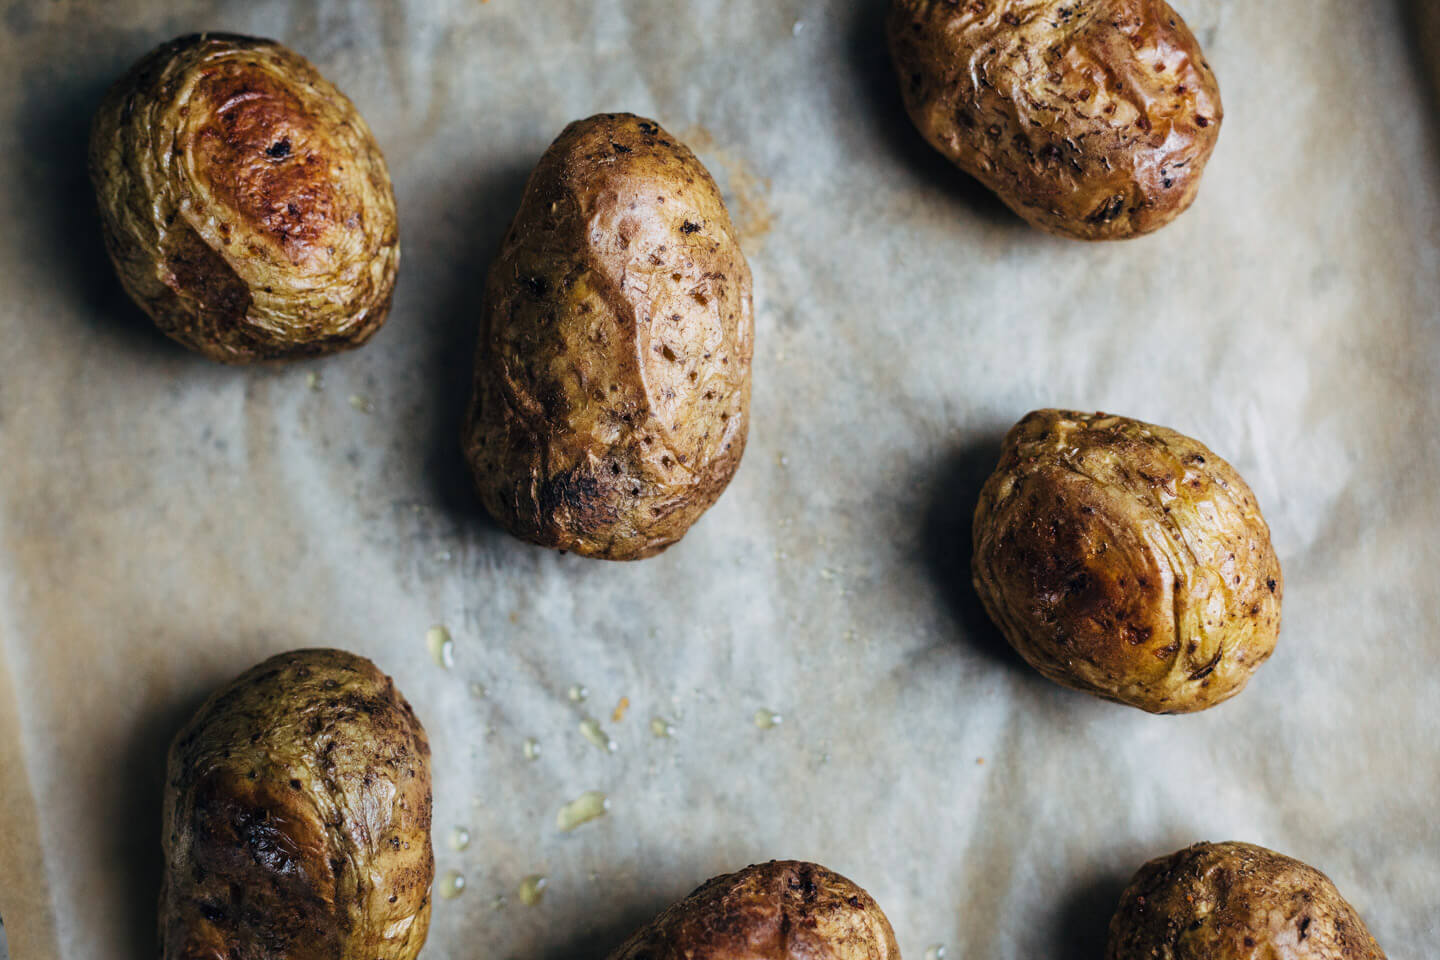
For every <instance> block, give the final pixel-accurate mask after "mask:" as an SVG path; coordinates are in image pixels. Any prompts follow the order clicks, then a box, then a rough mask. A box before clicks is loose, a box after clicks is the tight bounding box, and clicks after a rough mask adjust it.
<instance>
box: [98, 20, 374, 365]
mask: <svg viewBox="0 0 1440 960" xmlns="http://www.w3.org/2000/svg"><path fill="white" fill-rule="evenodd" d="M90 176H91V179H92V181H93V182H94V185H95V195H96V197H97V199H98V200H99V204H100V218H101V222H102V225H103V227H104V233H105V244H106V247H107V248H108V250H109V252H110V258H111V259H112V260H113V261H114V263H115V269H116V271H117V272H118V273H119V275H120V281H121V283H122V284H123V285H124V287H125V289H126V291H127V292H128V293H129V294H130V296H131V297H132V298H133V299H134V300H135V302H136V303H137V304H139V305H140V307H141V309H143V310H144V311H145V312H146V313H148V314H149V315H150V317H151V318H152V319H153V320H154V321H155V323H156V325H158V326H159V327H160V329H161V330H163V331H164V332H165V333H166V334H168V335H169V336H171V337H173V338H174V339H175V340H178V341H179V342H180V343H183V344H184V345H185V346H187V347H190V348H191V349H192V350H198V351H199V352H200V353H203V354H204V355H205V356H207V357H209V358H210V359H212V360H218V361H220V362H222V363H248V362H251V361H256V360H285V359H292V358H296V357H304V356H313V355H316V354H324V353H333V352H334V351H337V350H341V349H345V348H347V347H354V346H359V345H360V344H362V343H364V342H365V341H366V340H368V339H369V338H370V336H371V335H372V334H373V333H374V332H375V331H376V330H378V329H379V328H380V325H381V324H382V323H384V321H385V315H386V313H387V312H388V311H389V309H390V298H391V293H392V291H393V290H394V287H395V272H396V269H397V266H398V264H399V261H400V241H399V232H398V227H397V225H396V220H395V197H394V194H393V192H392V190H391V186H390V177H389V174H388V173H387V172H386V169H385V160H384V158H383V157H381V155H380V148H379V147H378V146H376V144H375V139H374V137H373V136H371V133H370V129H369V128H368V127H367V126H366V125H365V121H364V120H363V119H361V117H360V114H359V113H358V112H357V111H356V110H355V106H354V104H352V103H351V102H350V101H349V100H347V99H346V98H345V96H344V94H342V93H341V92H340V91H339V90H337V89H335V87H334V86H333V85H331V84H330V83H329V81H327V80H326V79H325V78H324V77H322V76H320V74H319V73H318V72H317V71H316V70H315V68H314V67H312V66H311V65H310V63H309V62H308V61H306V60H305V59H304V58H303V57H301V56H299V55H298V54H296V53H293V52H291V51H290V50H287V49H286V48H285V47H282V46H281V45H280V44H278V43H274V42H272V41H270V40H257V39H255V38H253V37H241V36H235V35H232V34H222V33H208V34H195V35H192V36H187V37H180V38H179V39H176V40H172V41H170V42H169V43H167V44H164V45H163V46H161V47H160V48H158V49H157V50H155V51H153V52H152V53H150V54H149V55H148V56H146V57H145V58H144V59H142V60H141V61H140V62H139V63H137V64H136V65H135V66H134V67H133V68H132V69H131V70H130V72H129V73H128V74H126V75H125V76H124V77H123V78H122V79H121V80H120V81H119V82H118V83H116V84H115V86H114V87H113V88H111V90H110V92H109V94H108V95H107V96H106V97H105V100H104V102H103V103H102V104H101V105H100V109H99V112H98V113H97V114H96V115H95V120H94V123H93V125H92V127H91V133H90Z"/></svg>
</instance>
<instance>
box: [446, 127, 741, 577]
mask: <svg viewBox="0 0 1440 960" xmlns="http://www.w3.org/2000/svg"><path fill="white" fill-rule="evenodd" d="M753 342H754V321H753V317H752V308H751V301H750V268H749V266H748V265H747V264H746V262H745V257H744V255H743V254H742V253H741V252H740V247H739V245H738V244H737V242H736V239H735V230H734V227H733V226H731V223H730V215H729V214H728V213H727V212H726V210H725V204H724V202H723V201H722V200H721V198H720V191H719V190H718V189H717V188H716V186H715V181H713V180H712V179H711V178H710V174H709V173H707V172H706V170H705V168H704V166H702V165H701V163H700V161H699V160H697V159H696V158H695V155H694V154H693V153H691V152H690V151H689V150H688V149H687V148H686V147H685V146H684V145H683V144H681V143H679V142H678V141H676V140H675V138H674V137H672V136H671V135H670V134H668V133H666V132H665V131H664V130H662V129H661V128H660V126H659V125H658V124H656V123H654V122H652V121H650V120H644V119H641V118H640V117H635V116H631V115H629V114H610V115H602V116H596V117H591V118H590V119H588V120H581V121H579V122H576V123H572V124H571V125H570V126H568V127H566V128H565V130H564V132H563V133H561V134H560V137H559V139H557V140H556V141H555V142H554V144H552V145H551V146H550V149H549V150H547V151H546V152H545V155H544V156H543V157H541V158H540V163H539V165H538V166H536V168H535V172H534V173H533V174H531V176H530V182H529V184H528V185H527V186H526V188H525V196H524V199H523V200H522V201H521V204H520V211H519V212H518V213H517V214H516V215H515V220H514V222H513V223H511V225H510V230H509V232H508V233H507V234H506V237H505V242H504V244H503V246H502V248H501V250H500V256H499V257H498V258H497V259H496V261H495V263H494V265H493V266H492V267H491V268H490V277H489V280H488V283H487V286H486V290H485V302H484V306H483V313H482V316H481V331H480V345H479V350H478V353H477V357H476V361H475V393H474V400H473V401H472V403H471V405H470V412H469V416H468V418H467V422H466V426H465V435H464V448H465V456H466V459H467V460H468V461H469V462H470V465H471V468H472V469H473V471H474V474H475V481H476V485H477V487H478V489H479V492H480V496H481V498H482V499H483V500H484V502H485V506H486V507H487V508H488V509H489V511H490V512H491V513H492V514H493V515H494V516H495V518H496V520H498V521H499V522H500V524H501V525H502V526H504V527H505V529H507V530H509V531H510V532H511V533H513V534H514V535H515V536H517V537H521V538H523V539H525V540H529V541H531V542H533V543H538V544H541V545H542V546H547V547H555V548H557V549H560V550H573V551H575V552H576V553H579V554H582V555H584V556H587V557H603V558H605V559H608V560H634V559H639V558H642V557H648V556H652V555H653V554H656V553H659V552H660V551H661V550H664V549H665V548H666V547H668V546H670V545H671V544H673V543H674V542H675V541H677V540H679V539H680V538H681V537H682V536H684V534H685V531H686V530H688V529H689V528H690V525H691V524H693V523H694V522H695V521H696V519H698V518H699V516H700V514H702V513H704V512H705V511H706V510H707V509H708V508H709V507H710V505H711V504H712V503H714V502H715V500H716V499H717V498H718V497H719V496H720V494H721V492H722V491H724V489H725V486H726V485H727V484H728V483H729V482H730V478H731V476H733V475H734V473H735V470H736V468H737V467H738V466H739V464H740V456H741V454H742V453H743V451H744V449H745V433H746V427H747V424H748V420H749V411H750V356H751V353H752V350H753Z"/></svg>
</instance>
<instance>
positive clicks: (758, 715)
mask: <svg viewBox="0 0 1440 960" xmlns="http://www.w3.org/2000/svg"><path fill="white" fill-rule="evenodd" d="M784 719H785V718H784V717H782V716H780V714H778V713H775V712H773V711H770V710H756V711H755V726H757V727H759V728H760V729H761V730H770V729H772V728H774V727H777V726H779V725H780V723H781V722H782V721H783V720H784Z"/></svg>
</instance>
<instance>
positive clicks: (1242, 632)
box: [973, 410, 1284, 713]
mask: <svg viewBox="0 0 1440 960" xmlns="http://www.w3.org/2000/svg"><path fill="white" fill-rule="evenodd" d="M974 541H975V555H974V564H973V573H974V579H975V589H976V590H977V591H978V592H979V594H980V599H981V601H982V602H983V603H984V605H985V609H986V610H987V611H988V612H989V614H990V617H991V619H993V620H994V621H995V623H996V624H997V625H998V626H999V627H1000V629H1001V631H1002V632H1003V633H1004V634H1005V637H1006V639H1007V640H1009V641H1010V644H1011V645H1012V646H1013V647H1014V648H1015V649H1016V651H1018V652H1019V653H1020V655H1021V656H1022V657H1024V658H1025V659H1026V660H1027V661H1028V662H1029V663H1030V665H1031V666H1033V667H1035V669H1037V670H1039V671H1040V672H1041V673H1043V674H1044V675H1045V676H1047V677H1049V678H1050V679H1051V680H1054V681H1055V682H1057V683H1060V684H1063V685H1065V686H1067V687H1073V688H1075V689H1077V690H1084V691H1086V692H1089V693H1093V694H1096V695H1097V696H1101V697H1104V698H1106V699H1108V700H1116V701H1119V702H1121V703H1128V704H1130V705H1131V706H1135V707H1140V708H1141V709H1143V710H1148V711H1150V712H1152V713H1189V712H1193V711H1197V710H1204V709H1205V708H1207V707H1212V706H1214V705H1215V704H1217V703H1220V702H1221V701H1223V700H1227V699H1229V698H1230V697H1232V696H1234V695H1235V694H1237V693H1239V692H1240V690H1241V689H1243V688H1244V686H1245V683H1246V681H1247V680H1249V678H1250V674H1251V673H1252V672H1253V671H1254V670H1255V668H1256V667H1258V666H1259V665H1260V664H1261V663H1263V662H1264V661H1265V660H1266V658H1268V657H1269V656H1270V654H1271V652H1272V651H1273V650H1274V648H1275V640H1276V637H1277V635H1278V633H1279V629H1280V599H1281V595H1282V593H1283V591H1284V580H1283V578H1282V577H1281V574H1280V563H1279V561H1278V560H1277V559H1276V557H1275V551H1274V550H1273V549H1272V547H1271V545H1270V530H1269V527H1267V526H1266V524H1265V520H1264V518H1263V517H1262V516H1261V515H1260V508H1259V506H1258V505H1257V504H1256V502H1255V495H1254V494H1253V493H1252V492H1251V491H1250V488H1249V487H1248V486H1246V485H1245V481H1244V480H1242V479H1240V476H1239V474H1237V473H1236V472H1235V470H1234V469H1233V468H1232V467H1231V466H1230V465H1229V464H1228V463H1226V462H1225V461H1224V460H1222V459H1220V458H1219V457H1218V456H1216V455H1215V454H1214V453H1212V452H1211V451H1210V450H1209V449H1208V448H1206V447H1205V446H1204V445H1202V444H1200V443H1199V442H1197V441H1195V440H1192V439H1190V438H1189V437H1186V436H1182V435H1181V434H1179V433H1176V432H1175V431H1173V430H1167V429H1166V428H1164V427H1157V426H1154V425H1152V424H1148V423H1141V422H1140V421H1138V420H1131V419H1129V418H1127V417H1113V416H1108V415H1106V414H1103V413H1096V414H1087V413H1075V412H1071V411H1065V410H1038V411H1036V412H1034V413H1031V414H1029V415H1028V416H1026V417H1025V419H1023V420H1021V421H1020V422H1019V423H1018V424H1016V425H1015V427H1014V428H1013V429H1012V430H1011V431H1010V433H1009V435H1008V436H1007V437H1006V438H1005V445H1004V449H1003V451H1002V453H1001V457H1000V463H999V465H998V466H997V467H996V468H995V472H994V474H992V475H991V477H990V479H989V480H988V481H987V482H986V484H985V487H984V489H983V490H982V491H981V493H980V502H979V505H978V506H977V507H976V509H975V528H974Z"/></svg>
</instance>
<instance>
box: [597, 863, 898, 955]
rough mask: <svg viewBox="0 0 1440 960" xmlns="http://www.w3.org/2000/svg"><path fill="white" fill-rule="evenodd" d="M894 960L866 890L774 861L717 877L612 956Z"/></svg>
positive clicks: (813, 869) (810, 867)
mask: <svg viewBox="0 0 1440 960" xmlns="http://www.w3.org/2000/svg"><path fill="white" fill-rule="evenodd" d="M741 958H743V960H900V948H899V947H898V946H896V944H895V933H894V931H892V930H891V929H890V921H889V920H887V919H886V918H885V914H884V912H883V911H882V910H881V909H880V906H879V905H878V904H877V903H876V902H875V901H874V900H873V899H871V897H870V895H869V894H868V893H866V892H865V891H864V890H862V889H860V888H859V887H858V886H856V885H855V884H853V883H851V882H850V881H849V880H847V879H845V878H844V877H842V876H840V875H839V874H837V873H832V872H830V871H829V870H826V869H825V868H824V867H822V866H819V865H817V864H814V863H802V862H799V861H794V860H787V861H772V862H770V863H764V864H757V865H755V866H750V867H746V868H745V869H744V870H741V871H739V872H738V873H731V874H726V875H725V876H722V877H715V878H714V879H713V880H710V881H709V882H707V883H706V884H705V885H704V886H702V887H701V888H700V889H698V890H696V891H695V892H694V893H692V894H690V896H688V897H686V898H685V899H684V900H681V901H680V902H679V903H677V904H674V905H673V906H671V907H670V908H669V909H668V910H666V911H665V912H664V913H662V914H660V916H658V917H656V918H655V919H654V920H652V921H651V922H650V924H649V925H648V926H646V927H644V928H643V929H641V930H639V931H638V932H637V933H636V934H635V935H634V936H632V937H631V938H630V939H629V940H627V941H625V943H624V944H622V945H621V946H620V947H619V949H617V950H616V951H615V952H614V953H612V954H611V955H610V960H741Z"/></svg>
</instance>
